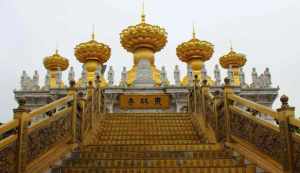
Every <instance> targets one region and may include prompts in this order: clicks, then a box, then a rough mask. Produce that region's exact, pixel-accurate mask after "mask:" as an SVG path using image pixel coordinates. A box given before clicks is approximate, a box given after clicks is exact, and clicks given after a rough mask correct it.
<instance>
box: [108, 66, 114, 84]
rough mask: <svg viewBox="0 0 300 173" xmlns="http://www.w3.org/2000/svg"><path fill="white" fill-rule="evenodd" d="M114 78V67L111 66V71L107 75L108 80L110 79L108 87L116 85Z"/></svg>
mask: <svg viewBox="0 0 300 173" xmlns="http://www.w3.org/2000/svg"><path fill="white" fill-rule="evenodd" d="M114 76H115V72H114V70H113V67H112V66H109V70H108V73H107V79H108V85H109V86H113V85H114Z"/></svg>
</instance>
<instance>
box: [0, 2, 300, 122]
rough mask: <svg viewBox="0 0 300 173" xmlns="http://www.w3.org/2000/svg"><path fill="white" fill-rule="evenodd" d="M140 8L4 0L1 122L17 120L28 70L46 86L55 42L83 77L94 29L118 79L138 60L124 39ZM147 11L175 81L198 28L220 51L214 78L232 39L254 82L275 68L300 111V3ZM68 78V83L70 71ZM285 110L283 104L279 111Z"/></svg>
mask: <svg viewBox="0 0 300 173" xmlns="http://www.w3.org/2000/svg"><path fill="white" fill-rule="evenodd" d="M141 4H142V2H141V1H140V0H94V1H92V0H84V1H82V0H81V1H79V0H77V1H76V0H51V1H50V0H48V1H46V0H42V1H41V0H0V21H1V25H0V66H1V67H0V74H1V77H0V84H1V85H0V86H1V97H0V112H1V114H0V121H7V120H10V119H11V118H12V109H13V108H14V107H16V105H17V104H16V102H15V100H14V95H13V90H14V89H15V88H17V89H19V88H20V84H19V83H20V82H19V81H20V75H21V72H22V70H27V72H28V73H29V74H30V75H32V74H33V71H34V70H38V71H39V72H40V78H41V81H40V83H41V84H43V83H44V76H45V69H44V67H43V64H42V61H43V58H44V57H45V56H48V55H51V54H53V52H54V50H55V47H56V43H58V48H59V52H60V53H61V55H63V56H65V57H67V58H68V59H69V60H70V64H71V65H72V66H74V67H75V69H76V77H79V75H80V72H81V64H80V63H79V62H78V61H77V60H76V59H75V57H74V47H75V46H76V44H78V43H80V42H83V41H88V40H89V39H90V36H91V32H92V26H93V24H95V26H96V29H95V32H96V38H97V40H98V41H101V42H104V43H106V44H108V45H109V46H110V47H111V48H112V56H111V58H110V60H109V61H108V63H107V64H108V65H113V67H114V69H115V71H116V79H117V80H119V79H120V73H121V70H122V66H126V67H127V68H130V67H131V65H132V55H131V54H130V53H127V52H126V51H125V50H124V49H123V48H122V47H121V45H120V39H119V33H120V32H121V31H122V30H123V29H124V28H126V27H127V26H128V25H134V24H137V23H138V22H139V21H140V12H141V6H142V5H141ZM145 11H146V21H147V22H148V23H151V24H157V25H160V26H162V27H164V28H165V29H166V30H167V32H168V44H167V45H166V47H165V48H164V49H163V50H162V51H161V52H159V53H157V54H156V65H157V67H158V68H161V66H163V65H165V66H166V69H167V71H168V77H169V79H170V80H172V81H173V69H174V66H175V65H176V64H178V65H180V69H181V73H182V74H183V73H186V72H185V70H186V69H185V65H184V64H183V63H182V62H180V61H179V60H178V58H177V57H176V51H175V50H176V46H177V45H178V44H180V43H181V42H183V41H186V40H188V39H190V38H191V32H192V23H193V22H194V23H195V24H196V32H197V36H198V37H199V38H200V39H203V40H207V41H210V42H211V43H213V44H214V45H215V53H214V55H213V57H212V59H211V60H210V61H208V62H207V63H206V64H207V69H208V73H209V75H211V76H213V66H214V64H216V63H218V59H219V57H220V56H221V55H223V54H224V53H226V52H228V49H229V47H230V45H229V41H230V40H231V41H232V43H233V47H234V49H235V50H236V51H238V52H242V53H244V54H246V55H247V59H248V62H247V64H246V66H245V73H246V80H247V81H248V82H250V81H251V69H252V67H256V68H257V71H258V73H261V72H263V70H264V69H265V67H270V70H271V73H272V80H273V85H274V86H277V85H279V86H280V88H281V89H280V94H283V93H284V94H286V95H288V96H289V97H290V104H291V105H293V106H295V107H300V92H299V89H300V82H299V75H300V60H299V59H300V49H299V41H300V34H299V32H300V20H299V16H300V1H299V0H247V1H246V0H243V1H241V0H226V1H223V0H210V1H203V0H184V1H179V0H178V1H175V0H145ZM224 73H225V70H223V74H224ZM63 75H64V79H65V80H66V79H67V72H65V73H64V74H63ZM223 77H224V75H223V76H222V78H223ZM278 106H279V104H278V101H277V102H276V103H275V105H274V107H275V108H277V107H278ZM297 112H299V111H297ZM299 113H300V112H299Z"/></svg>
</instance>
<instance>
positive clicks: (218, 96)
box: [213, 90, 222, 140]
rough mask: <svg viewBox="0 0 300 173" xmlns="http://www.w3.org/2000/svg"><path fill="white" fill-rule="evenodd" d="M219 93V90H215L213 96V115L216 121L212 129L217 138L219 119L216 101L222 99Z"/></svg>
mask: <svg viewBox="0 0 300 173" xmlns="http://www.w3.org/2000/svg"><path fill="white" fill-rule="evenodd" d="M220 94H221V93H220V91H219V90H216V91H215V92H214V98H213V114H214V115H213V116H214V118H215V122H216V124H215V127H216V128H215V129H214V130H215V135H216V139H217V140H218V139H219V131H218V129H219V119H218V107H217V106H218V103H219V102H220V101H221V99H222V97H221V95H220ZM221 123H222V122H221Z"/></svg>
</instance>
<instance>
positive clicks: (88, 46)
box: [75, 33, 111, 64]
mask: <svg viewBox="0 0 300 173" xmlns="http://www.w3.org/2000/svg"><path fill="white" fill-rule="evenodd" d="M75 56H76V58H77V60H78V61H79V62H81V63H86V62H87V61H88V60H94V61H97V62H99V63H100V64H103V63H105V62H106V61H107V60H108V59H109V58H110V56H111V49H110V47H109V46H108V45H106V44H104V43H99V42H97V41H96V40H95V34H94V33H93V34H92V40H90V41H88V42H85V43H80V44H78V45H77V46H76V47H75Z"/></svg>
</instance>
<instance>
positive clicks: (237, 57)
mask: <svg viewBox="0 0 300 173" xmlns="http://www.w3.org/2000/svg"><path fill="white" fill-rule="evenodd" d="M219 62H220V64H221V66H222V67H223V68H226V69H227V68H229V67H230V66H231V67H232V68H239V67H243V66H244V65H245V63H246V62H247V59H246V55H244V54H242V53H237V52H235V51H234V50H233V49H232V47H231V48H230V52H229V53H228V54H226V55H224V56H222V57H221V58H220V59H219Z"/></svg>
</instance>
